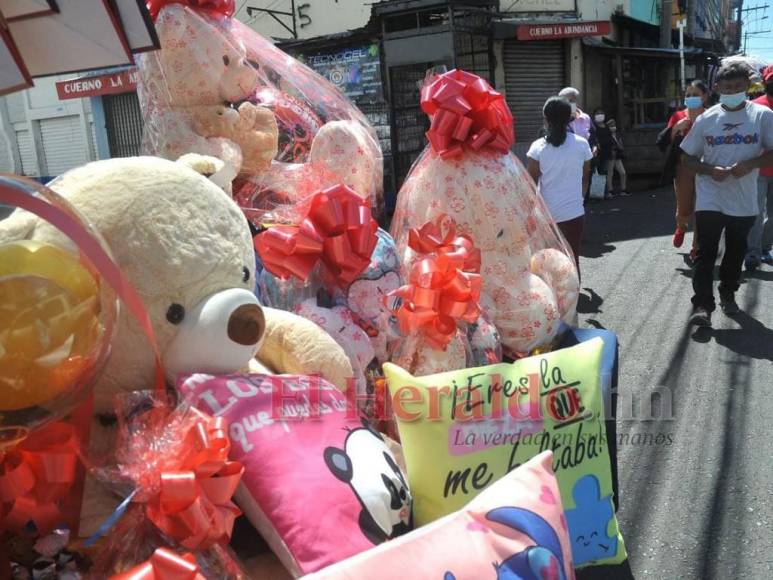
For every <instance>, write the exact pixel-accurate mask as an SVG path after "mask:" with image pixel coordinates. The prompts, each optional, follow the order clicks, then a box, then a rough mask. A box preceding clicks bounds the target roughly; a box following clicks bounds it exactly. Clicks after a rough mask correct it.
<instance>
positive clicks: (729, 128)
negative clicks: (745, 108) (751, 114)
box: [722, 123, 743, 131]
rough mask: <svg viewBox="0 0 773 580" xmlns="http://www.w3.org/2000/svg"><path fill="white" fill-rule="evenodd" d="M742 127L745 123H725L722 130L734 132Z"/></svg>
mask: <svg viewBox="0 0 773 580" xmlns="http://www.w3.org/2000/svg"><path fill="white" fill-rule="evenodd" d="M741 125H743V123H725V124H724V125H723V126H722V130H723V131H732V130H733V129H738V127H740V126H741Z"/></svg>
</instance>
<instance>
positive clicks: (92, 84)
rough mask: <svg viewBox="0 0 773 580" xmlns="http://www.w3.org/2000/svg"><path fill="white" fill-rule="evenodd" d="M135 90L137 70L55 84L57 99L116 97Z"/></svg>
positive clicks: (132, 69)
mask: <svg viewBox="0 0 773 580" xmlns="http://www.w3.org/2000/svg"><path fill="white" fill-rule="evenodd" d="M135 90H137V69H136V68H131V69H127V70H123V71H121V72H117V73H113V74H108V75H99V76H92V77H79V78H77V79H70V80H68V81H59V82H58V83H56V92H57V93H58V94H59V99H60V100H62V101H64V100H67V99H82V98H84V97H98V96H100V95H117V94H119V93H130V92H132V91H135Z"/></svg>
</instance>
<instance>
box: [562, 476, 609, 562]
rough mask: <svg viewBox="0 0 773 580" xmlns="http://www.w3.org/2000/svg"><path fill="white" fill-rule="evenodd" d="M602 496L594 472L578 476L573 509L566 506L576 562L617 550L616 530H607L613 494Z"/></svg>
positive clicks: (589, 559) (598, 557) (601, 556)
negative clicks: (610, 532) (610, 533)
mask: <svg viewBox="0 0 773 580" xmlns="http://www.w3.org/2000/svg"><path fill="white" fill-rule="evenodd" d="M600 496H601V487H600V485H599V480H598V479H597V478H596V476H594V475H585V476H583V477H581V478H580V479H578V480H577V481H576V482H575V484H574V488H573V489H572V497H573V498H574V505H575V506H576V507H575V508H574V509H571V510H566V521H567V523H568V525H569V537H570V539H571V541H572V556H573V558H574V564H575V566H579V565H581V564H585V563H587V562H592V561H594V560H603V559H606V558H609V557H610V556H612V555H614V554H615V553H616V552H617V532H616V531H615V533H614V534H613V535H612V537H610V536H609V535H608V534H607V527H608V526H609V521H610V520H611V519H613V517H614V508H613V506H612V496H611V495H608V496H606V497H604V498H602V497H600Z"/></svg>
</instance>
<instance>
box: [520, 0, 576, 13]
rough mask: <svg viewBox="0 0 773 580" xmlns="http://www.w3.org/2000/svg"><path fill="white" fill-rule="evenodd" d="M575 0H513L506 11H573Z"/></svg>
mask: <svg viewBox="0 0 773 580" xmlns="http://www.w3.org/2000/svg"><path fill="white" fill-rule="evenodd" d="M575 8H576V5H575V0H515V2H513V3H512V6H510V7H509V8H508V9H507V12H574V11H575Z"/></svg>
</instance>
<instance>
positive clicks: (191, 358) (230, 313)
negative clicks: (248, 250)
mask: <svg viewBox="0 0 773 580" xmlns="http://www.w3.org/2000/svg"><path fill="white" fill-rule="evenodd" d="M175 328H176V333H175V336H174V337H173V338H172V340H171V342H170V343H169V345H168V346H167V348H166V350H165V352H164V357H163V358H164V367H165V368H166V371H167V375H168V376H169V377H170V380H175V377H176V376H177V375H178V374H179V373H191V372H202V373H210V374H226V373H233V372H236V371H238V370H239V369H241V368H244V367H246V366H247V365H248V364H249V361H250V359H252V357H253V356H255V353H256V352H257V351H258V349H259V348H260V345H261V343H262V341H263V334H264V331H265V328H266V321H265V318H264V316H263V310H262V308H261V306H260V303H259V302H258V300H257V298H255V295H254V294H253V293H252V292H250V291H249V290H246V289H244V288H229V289H228V290H221V291H220V292H216V293H215V294H211V295H210V296H207V297H205V298H203V299H201V300H200V301H199V302H198V303H197V304H195V305H193V306H192V307H189V308H186V312H185V318H184V319H183V320H182V322H180V324H178V325H176V326H175Z"/></svg>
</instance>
